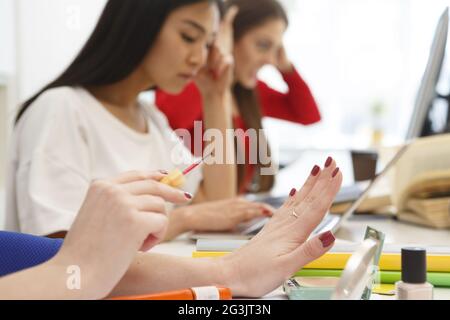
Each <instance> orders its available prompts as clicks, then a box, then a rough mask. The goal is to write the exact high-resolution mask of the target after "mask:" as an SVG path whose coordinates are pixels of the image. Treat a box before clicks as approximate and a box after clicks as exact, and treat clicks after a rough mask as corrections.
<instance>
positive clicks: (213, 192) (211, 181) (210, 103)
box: [201, 91, 237, 201]
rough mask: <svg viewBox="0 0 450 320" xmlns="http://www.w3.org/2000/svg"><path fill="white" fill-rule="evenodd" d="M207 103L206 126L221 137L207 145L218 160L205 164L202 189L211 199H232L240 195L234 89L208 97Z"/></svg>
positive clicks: (205, 98)
mask: <svg viewBox="0 0 450 320" xmlns="http://www.w3.org/2000/svg"><path fill="white" fill-rule="evenodd" d="M203 103H204V105H205V106H207V107H205V108H204V126H205V129H206V130H208V129H215V130H216V134H219V135H220V137H221V139H220V138H219V139H218V140H215V139H214V140H213V141H211V142H209V143H208V144H206V150H211V151H212V150H214V156H215V159H216V161H217V162H218V163H214V164H211V165H208V164H206V165H204V166H203V184H202V186H201V188H202V191H203V194H204V196H205V198H206V200H208V201H214V200H222V199H228V198H232V197H234V196H236V194H237V170H236V165H235V146H234V135H233V130H232V129H233V123H232V97H231V92H230V91H227V92H226V93H224V94H222V95H214V96H206V97H205V96H204V97H203ZM214 136H216V135H214ZM219 182H220V183H219Z"/></svg>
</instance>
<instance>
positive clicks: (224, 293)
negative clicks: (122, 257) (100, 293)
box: [111, 287, 232, 300]
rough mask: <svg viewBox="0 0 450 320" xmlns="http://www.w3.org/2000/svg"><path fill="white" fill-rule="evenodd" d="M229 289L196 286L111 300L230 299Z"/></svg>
mask: <svg viewBox="0 0 450 320" xmlns="http://www.w3.org/2000/svg"><path fill="white" fill-rule="evenodd" d="M231 298H232V295H231V290H230V289H229V288H225V287H196V288H188V289H182V290H175V291H167V292H162V293H155V294H148V295H137V296H125V297H117V298H112V299H111V300H231Z"/></svg>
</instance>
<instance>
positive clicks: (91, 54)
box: [16, 0, 224, 123]
mask: <svg viewBox="0 0 450 320" xmlns="http://www.w3.org/2000/svg"><path fill="white" fill-rule="evenodd" d="M203 1H209V2H211V3H216V4H217V5H218V7H219V10H220V11H221V13H222V11H223V9H224V5H223V3H222V0H109V1H108V2H107V4H106V6H105V8H104V10H103V13H102V14H101V16H100V19H99V21H98V23H97V26H96V27H95V29H94V31H93V32H92V34H91V36H90V38H89V40H88V41H87V42H86V44H85V45H84V47H83V48H82V49H81V51H80V53H79V54H78V56H77V57H76V58H75V60H74V61H73V62H72V63H71V64H70V66H69V67H68V68H67V69H66V70H65V71H64V72H63V73H62V74H61V75H60V76H59V77H58V78H57V79H55V80H54V81H52V82H51V83H49V84H48V85H46V86H45V87H44V88H43V89H42V90H40V91H39V92H38V93H37V94H35V95H34V96H33V97H31V98H30V99H29V100H27V101H26V102H25V103H24V104H23V105H22V106H21V107H20V109H19V112H18V113H17V116H16V123H17V122H18V121H19V120H20V118H21V117H22V116H23V114H24V113H25V111H26V110H27V109H28V108H29V107H30V105H31V104H32V103H33V102H34V101H35V100H36V99H37V98H38V97H39V96H40V95H41V94H42V93H43V92H45V91H47V90H49V89H53V88H57V87H63V86H84V87H86V86H101V85H108V84H113V83H116V82H118V81H121V80H123V79H125V78H126V77H127V76H128V75H130V74H131V73H132V72H133V71H134V70H135V69H136V68H137V67H138V66H139V64H140V63H141V62H142V61H143V59H144V57H145V56H146V54H147V53H148V51H149V50H150V48H151V47H152V46H153V44H154V42H155V40H156V38H157V36H158V34H159V32H160V30H161V28H162V26H163V24H164V22H165V20H166V19H167V17H168V16H169V14H170V13H171V12H172V11H173V10H175V9H177V8H179V7H182V6H185V5H189V4H192V3H196V2H203Z"/></svg>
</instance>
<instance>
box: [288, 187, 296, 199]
mask: <svg viewBox="0 0 450 320" xmlns="http://www.w3.org/2000/svg"><path fill="white" fill-rule="evenodd" d="M296 193H297V189H295V188H293V189H292V190H291V193H289V196H290V197H293V196H295V194H296Z"/></svg>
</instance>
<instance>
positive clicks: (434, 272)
mask: <svg viewBox="0 0 450 320" xmlns="http://www.w3.org/2000/svg"><path fill="white" fill-rule="evenodd" d="M247 242H248V240H206V239H200V240H198V241H197V246H196V251H194V252H193V253H192V257H194V258H212V257H221V256H224V255H226V254H229V253H231V252H232V251H234V250H236V249H238V248H239V247H241V246H243V245H245V244H246V243H247ZM357 245H358V244H353V245H347V244H345V245H339V244H337V245H335V246H334V247H333V249H332V250H331V251H330V252H328V253H326V254H325V255H323V256H322V257H321V258H319V259H317V260H315V261H313V262H311V263H310V264H308V265H306V266H305V267H303V269H302V270H299V271H298V272H297V273H296V274H295V276H300V277H339V276H340V275H341V273H342V270H343V269H344V268H345V265H346V264H347V261H348V259H349V258H350V256H351V255H352V253H353V252H354V251H355V249H356V248H357ZM408 246H409V245H408ZM401 247H402V246H399V245H389V244H387V245H385V246H384V250H383V253H382V255H381V258H380V264H379V269H380V282H381V283H382V284H394V283H395V282H397V281H399V280H400V279H401V256H400V251H401ZM426 249H427V270H428V273H427V274H428V282H430V283H431V284H433V285H434V286H435V287H450V247H439V246H436V247H426Z"/></svg>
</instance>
